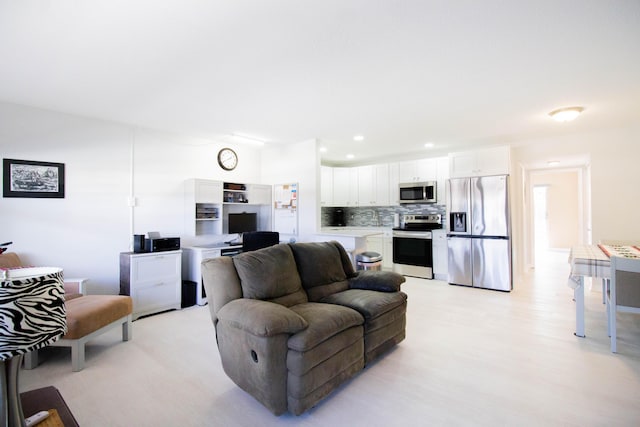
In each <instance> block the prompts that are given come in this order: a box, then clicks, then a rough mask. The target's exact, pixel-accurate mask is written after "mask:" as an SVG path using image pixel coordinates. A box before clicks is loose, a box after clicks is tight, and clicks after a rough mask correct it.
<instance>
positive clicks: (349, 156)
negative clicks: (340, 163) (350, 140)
mask: <svg viewBox="0 0 640 427" xmlns="http://www.w3.org/2000/svg"><path fill="white" fill-rule="evenodd" d="M354 157H355V156H354V155H353V154H347V159H353V158H354Z"/></svg>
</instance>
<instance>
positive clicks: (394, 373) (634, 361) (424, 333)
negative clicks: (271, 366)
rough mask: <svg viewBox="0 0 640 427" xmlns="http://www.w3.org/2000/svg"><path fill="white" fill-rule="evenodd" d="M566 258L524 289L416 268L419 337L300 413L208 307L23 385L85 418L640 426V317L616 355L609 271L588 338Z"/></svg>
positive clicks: (107, 339) (43, 371)
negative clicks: (231, 342) (251, 364)
mask: <svg viewBox="0 0 640 427" xmlns="http://www.w3.org/2000/svg"><path fill="white" fill-rule="evenodd" d="M566 260H567V256H566V253H559V254H555V256H551V257H549V258H548V259H547V260H546V261H545V263H544V268H542V267H539V268H538V269H537V271H535V272H534V273H532V274H530V275H528V276H527V277H525V278H523V279H522V280H518V281H517V282H516V284H515V289H514V291H513V292H511V293H501V292H494V291H487V290H480V289H470V288H463V287H457V286H451V285H448V284H447V283H444V282H441V281H427V280H420V279H412V278H409V279H408V281H407V283H406V284H405V285H403V290H404V291H405V292H407V294H408V295H409V308H408V320H407V323H408V324H407V338H406V340H405V341H403V342H402V343H401V344H400V345H399V346H398V347H397V348H396V349H394V350H392V351H391V352H389V353H388V354H387V355H386V356H385V357H383V358H382V359H381V360H379V361H378V362H376V363H374V364H373V365H371V366H369V367H367V368H366V369H365V370H364V371H363V372H361V373H360V374H359V375H357V376H356V377H355V378H353V379H352V380H351V381H349V382H347V383H346V384H344V385H343V386H342V387H340V388H339V389H338V390H337V391H336V392H334V393H333V394H332V395H331V396H330V397H329V398H327V399H325V400H324V401H323V402H322V403H321V404H319V405H318V406H317V407H315V408H313V409H312V410H311V411H309V412H308V413H306V414H303V415H302V416H299V417H295V416H292V415H288V414H287V415H283V416H280V417H274V416H273V415H272V414H271V413H270V412H268V411H267V410H266V409H264V408H263V407H262V406H261V405H260V404H258V403H257V402H256V401H254V400H253V398H251V397H250V396H249V395H247V394H246V393H244V392H243V391H242V390H240V389H239V388H238V387H236V386H235V385H234V384H233V383H232V382H231V381H230V380H229V379H228V378H227V377H226V376H225V374H224V372H223V370H222V367H221V365H220V360H219V357H218V353H217V349H216V347H215V339H214V335H213V326H212V324H211V320H210V318H209V312H208V308H207V307H191V308H188V309H184V310H181V311H173V312H167V313H163V314H159V315H155V316H151V317H148V318H143V319H140V320H138V321H136V322H134V324H133V340H132V341H130V342H121V341H120V335H119V331H116V330H114V331H112V332H109V333H107V334H105V335H103V336H101V337H99V338H97V339H96V340H95V341H93V342H92V343H91V344H89V345H88V346H87V352H86V367H85V369H84V370H83V371H81V372H77V373H73V372H71V360H70V357H71V356H70V353H69V350H68V349H65V348H50V349H46V350H45V351H43V352H42V359H44V360H42V363H41V365H40V366H39V367H38V368H37V369H35V370H32V371H21V373H20V384H21V389H22V390H23V391H25V390H30V389H34V388H38V387H42V386H46V385H54V386H56V387H57V388H58V389H59V390H60V392H61V393H62V395H63V396H64V398H65V399H66V401H67V403H68V404H69V406H70V408H71V410H72V411H73V413H74V415H75V416H76V418H77V419H78V421H79V423H80V425H82V426H257V425H260V426H287V425H291V426H294V425H295V426H347V425H348V426H390V425H394V426H396V425H415V426H418V425H419V426H422V425H446V426H458V425H460V426H465V425H473V426H516V425H517V426H528V425H530V426H540V425H544V426H637V425H640V316H637V315H633V314H619V315H618V316H619V317H618V319H619V324H620V325H619V326H620V328H619V341H618V350H619V354H612V353H611V352H610V351H609V339H608V337H607V333H606V319H605V314H604V310H605V308H604V305H602V302H601V294H600V286H599V284H598V283H596V284H594V286H593V289H592V290H591V291H589V292H587V298H586V301H587V303H586V334H587V337H586V338H576V337H575V336H574V335H573V331H574V326H575V317H574V316H575V311H574V303H573V301H572V291H571V289H570V288H569V287H568V286H567V284H566V283H567V276H568V271H569V270H568V265H567V261H566ZM27 415H28V414H27Z"/></svg>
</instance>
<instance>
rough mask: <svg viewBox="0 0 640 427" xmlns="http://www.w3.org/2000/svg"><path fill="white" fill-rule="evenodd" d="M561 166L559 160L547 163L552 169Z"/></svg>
mask: <svg viewBox="0 0 640 427" xmlns="http://www.w3.org/2000/svg"><path fill="white" fill-rule="evenodd" d="M559 164H560V162H559V161H557V160H549V161H548V162H547V166H550V167H553V166H558V165H559Z"/></svg>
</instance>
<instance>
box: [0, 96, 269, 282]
mask: <svg viewBox="0 0 640 427" xmlns="http://www.w3.org/2000/svg"><path fill="white" fill-rule="evenodd" d="M223 145H224V146H227V145H229V144H224V143H219V142H215V141H209V140H203V139H198V138H189V137H184V136H180V135H174V134H169V133H163V132H156V131H150V130H145V129H136V128H134V127H132V126H128V125H124V124H118V123H110V122H105V121H100V120H94V119H88V118H83V117H78V116H71V115H67V114H63V113H57V112H51V111H45V110H39V109H34V108H29V107H24V106H17V105H13V104H6V103H0V147H1V154H2V157H3V158H15V159H23V160H38V161H51V162H59V163H64V164H65V173H66V180H65V181H66V195H65V198H64V199H26V198H25V199H21V198H1V199H0V218H1V222H0V224H1V225H0V241H3V242H4V241H13V242H14V244H13V245H12V246H10V250H11V251H13V252H17V253H18V254H19V255H20V256H21V257H22V259H23V262H24V263H26V264H29V265H51V266H59V267H62V268H63V269H64V273H65V276H66V277H87V278H89V279H90V285H89V293H118V290H119V253H120V252H126V251H128V250H130V247H131V246H130V245H131V234H132V232H134V233H136V234H138V233H140V234H143V233H146V232H148V231H159V232H160V233H162V235H164V236H180V237H184V236H182V235H183V233H184V196H183V194H184V191H183V185H184V181H185V180H187V179H189V178H207V179H217V180H222V181H230V182H247V183H259V180H260V176H261V161H260V159H261V155H260V150H257V149H256V148H255V147H253V146H244V145H231V147H232V148H234V149H235V150H236V152H237V153H238V155H239V158H240V161H239V165H238V167H237V169H236V170H234V171H232V172H226V171H223V170H222V169H221V168H220V167H219V166H218V164H217V152H218V150H219V149H220V148H221V147H222V146H223ZM132 146H133V162H132V153H131V149H132ZM132 182H133V192H134V195H135V196H136V198H137V206H136V207H134V208H130V207H129V206H128V203H127V202H128V197H129V195H130V191H131V186H132ZM186 239H188V238H187V237H184V238H183V241H184V240H186Z"/></svg>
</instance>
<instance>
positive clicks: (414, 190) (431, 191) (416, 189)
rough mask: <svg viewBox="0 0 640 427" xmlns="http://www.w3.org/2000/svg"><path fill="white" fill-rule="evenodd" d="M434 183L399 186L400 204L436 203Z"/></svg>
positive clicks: (412, 183)
mask: <svg viewBox="0 0 640 427" xmlns="http://www.w3.org/2000/svg"><path fill="white" fill-rule="evenodd" d="M436 188H437V184H436V182H435V181H425V182H407V183H402V184H400V203H436Z"/></svg>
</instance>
